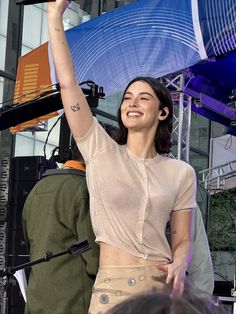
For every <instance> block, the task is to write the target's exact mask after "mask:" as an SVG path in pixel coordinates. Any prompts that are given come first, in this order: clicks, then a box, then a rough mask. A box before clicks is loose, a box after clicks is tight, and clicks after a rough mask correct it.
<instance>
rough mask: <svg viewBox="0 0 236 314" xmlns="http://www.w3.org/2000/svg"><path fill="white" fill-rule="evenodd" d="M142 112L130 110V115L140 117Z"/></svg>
mask: <svg viewBox="0 0 236 314" xmlns="http://www.w3.org/2000/svg"><path fill="white" fill-rule="evenodd" d="M140 116H141V113H139V112H128V117H140Z"/></svg>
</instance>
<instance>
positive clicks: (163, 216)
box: [77, 118, 196, 262]
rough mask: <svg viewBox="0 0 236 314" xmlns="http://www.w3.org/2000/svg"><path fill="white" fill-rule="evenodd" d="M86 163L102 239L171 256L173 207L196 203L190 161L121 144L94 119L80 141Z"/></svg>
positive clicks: (157, 256) (147, 255) (145, 253)
mask: <svg viewBox="0 0 236 314" xmlns="http://www.w3.org/2000/svg"><path fill="white" fill-rule="evenodd" d="M77 145H78V147H79V149H80V151H81V153H82V155H83V157H84V160H85V162H86V172H87V175H86V177H87V184H88V189H89V193H90V210H91V220H92V225H93V228H94V232H95V235H96V241H97V242H98V243H99V242H105V243H108V244H111V245H113V246H116V247H118V248H121V249H123V250H125V251H127V252H129V253H130V254H132V255H134V256H137V257H141V258H144V259H150V260H158V261H164V262H166V261H167V262H169V261H171V250H170V247H169V244H168V242H167V239H166V236H165V228H166V223H167V221H168V220H169V217H170V214H171V212H172V211H180V210H189V209H192V208H193V207H195V206H196V202H195V194H196V178H195V172H194V170H193V168H192V167H191V166H190V165H189V164H187V163H186V162H183V161H180V160H175V159H172V158H168V157H164V156H161V155H159V154H157V155H156V156H155V157H154V158H152V159H142V158H139V157H138V156H136V155H134V154H133V153H132V152H131V151H129V150H128V148H127V147H126V145H118V144H117V143H116V142H115V141H113V140H112V139H111V138H110V137H109V135H108V134H107V133H106V131H105V130H104V129H103V128H102V126H101V125H100V124H99V123H98V122H97V120H96V118H94V121H93V124H92V127H91V128H90V130H89V131H88V132H87V134H86V135H85V136H84V137H83V138H81V139H80V140H79V141H77Z"/></svg>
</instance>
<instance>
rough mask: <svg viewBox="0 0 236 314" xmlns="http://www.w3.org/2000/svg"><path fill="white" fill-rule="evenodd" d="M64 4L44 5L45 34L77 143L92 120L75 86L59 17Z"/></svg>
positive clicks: (61, 14) (68, 51) (85, 102)
mask: <svg viewBox="0 0 236 314" xmlns="http://www.w3.org/2000/svg"><path fill="white" fill-rule="evenodd" d="M68 3H69V1H67V0H56V2H49V3H48V31H49V40H50V44H51V49H52V56H53V60H54V64H55V68H56V73H57V77H58V80H59V84H60V87H61V97H62V102H63V106H64V110H65V113H66V117H67V120H68V123H69V126H70V129H71V132H72V134H73V136H74V138H75V140H77V139H79V138H81V137H83V136H84V135H85V134H86V133H87V131H88V130H89V128H90V126H91V124H92V119H93V117H92V113H91V111H90V108H89V105H88V102H87V100H86V98H85V96H84V94H83V91H82V90H81V88H80V86H79V85H78V83H77V80H76V77H75V72H74V67H73V61H72V57H71V54H70V50H69V48H68V44H67V40H66V36H65V32H64V27H63V22H62V16H63V13H64V11H65V9H66V7H67V5H68Z"/></svg>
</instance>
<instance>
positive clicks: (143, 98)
mask: <svg viewBox="0 0 236 314" xmlns="http://www.w3.org/2000/svg"><path fill="white" fill-rule="evenodd" d="M140 99H141V100H148V98H145V97H142V98H140Z"/></svg>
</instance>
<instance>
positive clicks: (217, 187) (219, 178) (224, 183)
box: [199, 160, 236, 194]
mask: <svg viewBox="0 0 236 314" xmlns="http://www.w3.org/2000/svg"><path fill="white" fill-rule="evenodd" d="M199 174H201V175H202V180H201V184H202V186H203V188H204V189H205V190H207V191H208V192H209V193H210V194H214V193H217V192H221V191H223V190H229V189H232V188H235V187H236V160H234V161H230V162H228V163H226V164H223V165H220V166H217V167H214V168H209V169H205V170H202V171H199Z"/></svg>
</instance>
